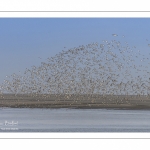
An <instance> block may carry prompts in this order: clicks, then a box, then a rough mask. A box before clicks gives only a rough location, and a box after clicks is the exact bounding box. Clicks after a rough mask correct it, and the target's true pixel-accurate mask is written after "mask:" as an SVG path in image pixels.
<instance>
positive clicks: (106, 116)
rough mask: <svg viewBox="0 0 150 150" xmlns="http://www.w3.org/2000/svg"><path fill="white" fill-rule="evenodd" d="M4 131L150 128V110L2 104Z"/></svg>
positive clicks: (0, 127) (1, 126) (0, 121)
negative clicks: (10, 106)
mask: <svg viewBox="0 0 150 150" xmlns="http://www.w3.org/2000/svg"><path fill="white" fill-rule="evenodd" d="M0 132H150V111H149V110H113V109H108V110H107V109H36V108H34V109H33V108H32V109H29V108H0Z"/></svg>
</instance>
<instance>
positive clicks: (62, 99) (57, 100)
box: [0, 94, 150, 110]
mask: <svg viewBox="0 0 150 150" xmlns="http://www.w3.org/2000/svg"><path fill="white" fill-rule="evenodd" d="M0 107H12V108H75V109H78V108H80V109H98V108H101V109H102V108H104V109H133V110H134V109H144V110H150V97H148V96H137V95H130V96H126V95H46V94H45V95H44V94H42V95H31V94H18V95H13V94H4V95H1V97H0Z"/></svg>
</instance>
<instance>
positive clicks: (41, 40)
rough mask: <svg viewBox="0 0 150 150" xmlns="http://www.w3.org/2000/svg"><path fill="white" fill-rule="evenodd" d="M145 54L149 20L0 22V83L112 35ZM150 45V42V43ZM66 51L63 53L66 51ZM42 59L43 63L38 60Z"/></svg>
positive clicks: (8, 20) (73, 19)
mask: <svg viewBox="0 0 150 150" xmlns="http://www.w3.org/2000/svg"><path fill="white" fill-rule="evenodd" d="M113 33H116V34H118V35H119V36H118V37H116V38H117V40H121V39H122V38H121V37H122V36H123V35H125V40H126V41H127V42H129V43H131V44H132V45H135V46H136V47H138V48H139V49H140V50H142V51H143V52H144V53H146V52H147V51H148V47H145V48H144V47H143V45H147V43H148V41H146V39H149V41H150V19H149V18H118V19H117V18H30V19H29V18H7V19H6V18H0V83H2V81H3V80H4V78H5V76H6V75H11V74H13V73H18V72H19V71H21V72H22V73H23V72H24V70H25V69H26V68H30V67H31V66H33V65H36V66H38V65H40V62H41V61H45V60H46V59H47V58H48V57H51V56H55V54H57V53H58V52H61V51H62V50H63V49H64V47H66V48H65V49H66V50H67V49H69V48H73V47H78V46H79V45H86V44H89V43H92V42H98V43H101V42H102V40H112V39H113V37H112V34H113ZM149 43H150V42H149ZM65 49H64V50H65ZM39 57H41V58H42V59H39Z"/></svg>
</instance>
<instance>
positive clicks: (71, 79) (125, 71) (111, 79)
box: [0, 34, 150, 97]
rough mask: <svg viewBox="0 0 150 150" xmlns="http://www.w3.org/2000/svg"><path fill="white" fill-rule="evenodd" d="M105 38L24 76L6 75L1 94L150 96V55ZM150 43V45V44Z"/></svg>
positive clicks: (51, 58)
mask: <svg viewBox="0 0 150 150" xmlns="http://www.w3.org/2000/svg"><path fill="white" fill-rule="evenodd" d="M112 36H113V37H114V38H113V40H111V41H107V40H103V41H102V42H101V43H100V44H99V43H97V42H95V43H91V44H88V45H81V46H79V47H75V48H72V49H69V50H67V51H62V52H60V53H58V54H57V55H55V56H54V57H50V58H48V59H47V61H46V62H41V65H40V66H32V67H31V69H26V70H25V71H24V74H23V75H17V74H15V73H14V74H12V75H10V76H6V79H5V80H4V83H3V84H2V85H1V86H0V95H1V96H3V94H4V93H11V94H15V95H18V94H29V95H31V96H33V97H36V96H37V95H38V94H43V95H44V94H45V95H50V94H55V95H61V94H62V95H63V94H67V95H73V94H77V95H80V94H81V95H82V94H90V95H92V94H99V95H147V96H149V95H150V67H149V66H150V61H149V58H150V57H149V56H150V54H146V55H143V54H142V53H141V52H140V51H139V50H137V48H136V47H135V46H132V47H131V46H130V45H129V44H128V43H127V42H120V41H117V40H116V38H115V37H117V36H118V35H117V34H112ZM148 46H150V44H148Z"/></svg>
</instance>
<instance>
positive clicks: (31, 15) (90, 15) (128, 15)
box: [0, 12, 150, 18]
mask: <svg viewBox="0 0 150 150" xmlns="http://www.w3.org/2000/svg"><path fill="white" fill-rule="evenodd" d="M10 17H11V18H149V17H150V12H0V18H10Z"/></svg>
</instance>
